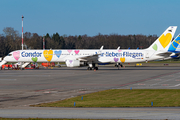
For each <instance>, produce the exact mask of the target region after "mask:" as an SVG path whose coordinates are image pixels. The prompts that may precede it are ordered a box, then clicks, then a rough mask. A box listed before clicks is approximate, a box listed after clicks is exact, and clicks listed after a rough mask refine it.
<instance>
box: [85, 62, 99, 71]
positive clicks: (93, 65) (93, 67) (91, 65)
mask: <svg viewBox="0 0 180 120" xmlns="http://www.w3.org/2000/svg"><path fill="white" fill-rule="evenodd" d="M87 70H98V67H96V65H95V63H92V64H89V67H88V68H87Z"/></svg>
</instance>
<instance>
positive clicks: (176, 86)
mask: <svg viewBox="0 0 180 120" xmlns="http://www.w3.org/2000/svg"><path fill="white" fill-rule="evenodd" d="M178 86H180V84H177V85H174V86H170V87H178Z"/></svg>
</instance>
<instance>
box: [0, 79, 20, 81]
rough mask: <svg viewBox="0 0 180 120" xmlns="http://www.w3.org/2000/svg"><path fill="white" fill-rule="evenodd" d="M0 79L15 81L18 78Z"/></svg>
mask: <svg viewBox="0 0 180 120" xmlns="http://www.w3.org/2000/svg"><path fill="white" fill-rule="evenodd" d="M0 80H10V81H11V80H12V81H15V80H17V79H0Z"/></svg>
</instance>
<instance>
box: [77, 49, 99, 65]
mask: <svg viewBox="0 0 180 120" xmlns="http://www.w3.org/2000/svg"><path fill="white" fill-rule="evenodd" d="M102 50H103V46H102V47H101V48H100V50H99V51H98V52H97V54H93V55H88V56H83V57H79V58H77V59H78V60H80V61H94V62H98V58H99V57H98V56H99V55H101V53H102Z"/></svg>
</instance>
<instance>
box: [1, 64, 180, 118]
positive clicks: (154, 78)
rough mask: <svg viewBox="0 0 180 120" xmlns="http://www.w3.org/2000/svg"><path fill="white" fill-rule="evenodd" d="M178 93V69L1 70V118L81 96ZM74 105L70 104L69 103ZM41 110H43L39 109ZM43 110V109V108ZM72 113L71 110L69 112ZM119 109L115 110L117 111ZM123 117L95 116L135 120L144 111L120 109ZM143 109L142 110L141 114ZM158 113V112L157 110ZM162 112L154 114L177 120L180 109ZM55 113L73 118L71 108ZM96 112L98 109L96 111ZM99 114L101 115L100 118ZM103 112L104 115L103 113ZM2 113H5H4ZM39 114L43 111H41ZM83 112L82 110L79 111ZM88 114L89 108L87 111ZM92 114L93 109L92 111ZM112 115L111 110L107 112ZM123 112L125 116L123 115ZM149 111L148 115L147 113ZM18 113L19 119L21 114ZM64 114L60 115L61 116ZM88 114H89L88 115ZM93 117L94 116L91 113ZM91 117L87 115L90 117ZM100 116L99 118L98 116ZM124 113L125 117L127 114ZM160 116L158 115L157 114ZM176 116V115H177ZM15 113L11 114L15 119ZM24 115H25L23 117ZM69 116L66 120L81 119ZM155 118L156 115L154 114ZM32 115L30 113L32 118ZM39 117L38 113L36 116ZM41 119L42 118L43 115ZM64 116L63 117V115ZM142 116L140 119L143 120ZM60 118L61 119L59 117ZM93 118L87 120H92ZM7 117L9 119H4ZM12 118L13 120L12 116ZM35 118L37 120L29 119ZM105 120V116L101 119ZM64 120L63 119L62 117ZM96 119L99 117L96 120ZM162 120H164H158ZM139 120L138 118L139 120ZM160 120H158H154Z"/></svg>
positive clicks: (146, 116)
mask: <svg viewBox="0 0 180 120" xmlns="http://www.w3.org/2000/svg"><path fill="white" fill-rule="evenodd" d="M130 88H132V89H180V68H179V67H126V68H121V69H120V70H117V68H114V67H99V70H98V71H87V70H86V67H83V68H66V67H62V68H54V69H39V70H23V71H21V70H1V71H0V91H1V92H0V108H1V109H0V111H1V112H0V117H3V114H2V113H4V115H8V111H9V117H13V115H12V116H10V115H11V114H10V113H12V114H13V110H14V112H15V111H18V110H19V111H21V110H22V111H21V112H23V111H24V112H25V110H23V109H26V110H31V111H34V114H35V113H36V110H32V109H35V108H28V106H29V105H30V104H38V103H43V102H49V101H56V100H61V99H65V98H69V97H74V96H77V95H83V94H86V93H91V92H95V91H100V90H106V89H130ZM72 104H73V103H72ZM41 109H42V108H41ZM43 109H44V108H43ZM70 109H72V110H70ZM85 109H86V108H85ZM117 109H118V108H117ZM119 109H120V110H122V111H120V112H121V113H124V114H121V115H122V117H120V116H118V114H116V115H115V114H113V112H112V113H111V112H109V110H108V109H107V108H102V109H100V111H99V112H98V111H97V112H95V113H97V114H98V115H99V116H104V115H103V114H108V113H109V114H108V115H109V116H114V115H115V116H114V117H112V118H115V117H116V116H117V118H128V116H129V115H128V112H127V111H131V112H133V113H135V114H133V115H134V117H136V116H138V115H139V114H140V113H143V114H144V112H143V109H144V108H140V110H139V112H138V111H137V112H136V110H134V111H133V109H134V108H127V110H123V109H122V108H119ZM141 109H142V110H141ZM154 109H156V108H153V109H151V108H150V109H149V110H147V111H146V112H147V113H152V111H153V110H154ZM157 109H159V108H157ZM164 109H166V108H163V109H162V110H160V111H159V112H156V114H157V116H158V115H159V116H162V114H164V115H166V117H165V118H167V116H168V115H169V116H173V115H175V116H176V117H177V118H180V116H179V114H180V109H179V108H175V109H174V108H172V109H174V110H172V111H171V112H169V114H167V113H168V112H167V111H168V109H169V108H167V111H166V112H164ZM58 110H61V112H62V111H64V112H67V113H68V112H70V114H69V115H73V113H74V111H76V110H74V108H69V109H65V108H58ZM98 110H99V108H98ZM101 110H102V113H103V114H101ZM103 110H104V111H105V112H103ZM3 111H4V112H3ZM40 111H42V110H40ZM82 111H84V110H82ZM86 111H89V108H87V109H86ZM92 111H94V109H93V110H92ZM110 111H111V110H110ZM123 111H124V112H123ZM148 111H149V112H148ZM21 112H19V114H18V115H19V116H18V117H20V116H21V115H22V117H23V114H22V113H21ZM52 112H53V111H52V108H51V109H47V108H46V114H49V116H51V115H52V116H53V113H52ZM62 113H63V112H62ZM87 113H88V112H87ZM90 113H93V112H90ZM90 113H88V114H89V115H90ZM99 113H100V114H99ZM126 113H127V114H126ZM158 113H159V114H158ZM176 113H178V114H176ZM15 114H16V113H14V115H15ZM24 114H26V113H24ZM78 114H80V113H77V116H76V117H74V116H69V118H83V117H82V115H81V116H78ZM143 114H141V115H140V116H141V117H140V118H146V119H155V118H153V117H152V116H151V115H148V114H144V115H143ZM153 114H155V112H154V113H153ZM153 114H152V115H153ZM31 115H33V113H32V114H31ZM39 115H40V113H39ZM41 115H45V113H43V112H42V114H41ZM64 115H66V114H64ZM142 115H143V116H142ZM62 116H63V115H61V117H62ZM93 116H96V115H94V114H93V115H92V116H91V117H90V116H89V117H88V118H94V117H93ZM7 117H8V116H7ZM14 117H15V116H14ZM28 117H37V116H28ZM104 117H105V116H104ZM64 118H65V117H64ZM97 118H99V117H97ZM105 118H106V117H105ZM161 118H162V119H165V118H164V117H161ZM138 119H139V117H138ZM157 119H159V118H157ZM175 119H176V118H175Z"/></svg>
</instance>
